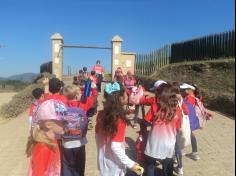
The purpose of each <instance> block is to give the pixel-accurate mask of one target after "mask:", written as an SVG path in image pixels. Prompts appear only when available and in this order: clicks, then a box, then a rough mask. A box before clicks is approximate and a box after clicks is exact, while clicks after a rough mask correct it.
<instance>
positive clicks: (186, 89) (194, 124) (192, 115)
mask: <svg viewBox="0 0 236 176" xmlns="http://www.w3.org/2000/svg"><path fill="white" fill-rule="evenodd" d="M180 88H181V89H182V90H183V92H182V94H183V97H184V102H185V103H186V105H187V107H188V111H189V120H190V128H191V144H192V153H191V154H189V155H188V157H189V158H191V159H193V160H195V161H197V160H199V159H200V157H199V155H198V146H197V139H196V136H195V134H194V131H195V130H198V129H200V124H199V120H198V117H197V115H196V111H195V109H194V107H195V106H196V97H195V94H194V91H195V90H196V88H195V87H194V86H192V85H190V84H186V83H184V84H182V85H181V86H180Z"/></svg>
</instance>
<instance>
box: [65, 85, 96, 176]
mask: <svg viewBox="0 0 236 176" xmlns="http://www.w3.org/2000/svg"><path fill="white" fill-rule="evenodd" d="M64 94H65V96H66V97H67V98H68V106H69V107H72V108H81V109H82V110H84V111H85V112H87V111H88V110H89V109H90V108H92V107H93V106H94V103H95V100H96V97H92V96H90V97H88V98H87V100H86V102H85V103H82V102H79V100H80V97H81V93H80V90H79V88H77V87H76V86H66V87H65V89H64ZM87 142H88V141H87V138H86V137H83V138H81V139H63V140H62V146H63V147H62V165H63V167H62V175H63V176H84V171H85V160H86V154H85V145H86V144H87Z"/></svg>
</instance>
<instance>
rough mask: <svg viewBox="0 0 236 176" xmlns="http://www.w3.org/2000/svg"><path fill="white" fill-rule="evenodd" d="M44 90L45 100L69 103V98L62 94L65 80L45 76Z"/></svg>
mask: <svg viewBox="0 0 236 176" xmlns="http://www.w3.org/2000/svg"><path fill="white" fill-rule="evenodd" d="M43 84H44V91H45V100H50V99H53V100H59V101H62V102H63V103H64V104H65V105H66V104H67V98H66V97H65V96H64V95H63V94H61V91H62V88H63V82H62V81H60V80H59V79H58V78H52V79H50V80H48V78H45V79H44V81H43Z"/></svg>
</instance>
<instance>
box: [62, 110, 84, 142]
mask: <svg viewBox="0 0 236 176" xmlns="http://www.w3.org/2000/svg"><path fill="white" fill-rule="evenodd" d="M63 119H64V120H65V121H66V122H67V125H66V130H65V131H66V132H65V134H64V135H63V138H64V139H81V138H83V137H85V136H86V134H87V127H88V118H87V115H86V112H85V111H83V110H82V109H81V108H70V107H69V108H67V109H66V111H65V113H64V116H63Z"/></svg>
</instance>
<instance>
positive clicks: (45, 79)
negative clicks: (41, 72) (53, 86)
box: [43, 78, 49, 86]
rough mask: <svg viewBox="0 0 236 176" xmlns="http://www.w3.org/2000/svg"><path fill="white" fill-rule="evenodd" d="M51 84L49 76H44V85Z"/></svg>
mask: <svg viewBox="0 0 236 176" xmlns="http://www.w3.org/2000/svg"><path fill="white" fill-rule="evenodd" d="M48 84H49V79H48V78H44V79H43V85H44V86H47V85H48Z"/></svg>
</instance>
